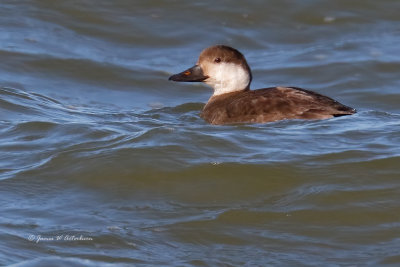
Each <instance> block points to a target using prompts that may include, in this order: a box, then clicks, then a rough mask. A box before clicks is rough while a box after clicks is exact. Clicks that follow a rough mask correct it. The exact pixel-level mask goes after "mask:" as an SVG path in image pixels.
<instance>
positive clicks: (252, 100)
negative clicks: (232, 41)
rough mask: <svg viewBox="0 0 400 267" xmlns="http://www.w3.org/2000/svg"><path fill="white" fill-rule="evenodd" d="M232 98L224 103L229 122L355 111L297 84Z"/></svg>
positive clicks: (330, 114)
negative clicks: (297, 86)
mask: <svg viewBox="0 0 400 267" xmlns="http://www.w3.org/2000/svg"><path fill="white" fill-rule="evenodd" d="M230 98H231V99H230V101H229V102H226V103H225V104H226V117H227V118H226V121H228V122H227V123H235V122H258V123H263V122H270V121H277V120H283V119H327V118H332V117H336V116H343V115H350V114H354V113H355V112H356V111H355V109H353V108H350V107H348V106H345V105H343V104H341V103H339V102H337V101H335V100H333V99H332V98H329V97H327V96H323V95H321V94H318V93H315V92H312V91H308V90H304V89H301V88H296V87H272V88H265V89H258V90H253V91H245V92H242V93H240V94H237V95H235V96H232V97H230Z"/></svg>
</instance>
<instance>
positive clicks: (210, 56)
mask: <svg viewBox="0 0 400 267" xmlns="http://www.w3.org/2000/svg"><path fill="white" fill-rule="evenodd" d="M169 80H171V81H175V82H203V83H205V84H207V85H209V86H211V87H212V88H213V94H212V96H211V97H210V99H209V100H208V102H207V103H206V104H205V106H204V108H203V110H202V111H201V114H200V117H202V118H203V119H204V120H205V121H206V122H208V123H210V124H214V125H224V124H238V123H268V122H274V121H280V120H293V119H304V120H322V119H329V118H334V117H339V116H346V115H352V114H354V113H356V112H357V111H356V110H355V109H354V108H351V107H348V106H346V105H343V104H341V103H339V102H338V101H336V100H334V99H332V98H330V97H328V96H324V95H321V94H319V93H316V92H313V91H310V90H306V89H302V88H299V87H291V86H290V87H285V86H277V87H268V88H262V89H256V90H251V89H250V83H251V81H252V74H251V70H250V67H249V65H248V64H247V61H246V59H245V57H244V56H243V54H242V53H241V52H239V51H238V50H236V49H235V48H233V47H230V46H227V45H214V46H211V47H208V48H206V49H204V50H203V51H202V52H201V53H200V56H199V59H198V60H197V63H196V64H195V65H194V66H193V67H191V68H189V69H187V70H185V71H183V72H180V73H177V74H174V75H172V76H171V77H169Z"/></svg>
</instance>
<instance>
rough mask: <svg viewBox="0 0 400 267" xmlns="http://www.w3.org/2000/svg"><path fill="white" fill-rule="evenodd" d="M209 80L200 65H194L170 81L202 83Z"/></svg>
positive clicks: (170, 78)
mask: <svg viewBox="0 0 400 267" xmlns="http://www.w3.org/2000/svg"><path fill="white" fill-rule="evenodd" d="M207 78H208V76H206V75H204V73H203V70H202V69H201V67H200V66H199V65H194V66H193V67H191V68H190V69H187V70H185V71H182V72H181V73H178V74H175V75H172V76H171V77H169V79H168V80H170V81H175V82H202V81H204V80H205V79H207Z"/></svg>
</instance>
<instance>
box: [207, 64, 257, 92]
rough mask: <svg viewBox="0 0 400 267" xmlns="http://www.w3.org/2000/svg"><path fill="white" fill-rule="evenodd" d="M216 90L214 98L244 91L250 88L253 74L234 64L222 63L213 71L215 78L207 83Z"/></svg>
mask: <svg viewBox="0 0 400 267" xmlns="http://www.w3.org/2000/svg"><path fill="white" fill-rule="evenodd" d="M205 82H206V83H207V84H209V85H210V86H212V87H213V88H214V94H213V96H217V95H223V94H227V93H232V92H237V91H243V90H246V89H249V88H250V82H251V73H250V71H249V70H247V69H244V68H243V67H242V66H240V65H237V64H233V63H221V64H219V65H218V67H217V68H216V69H214V70H213V77H212V78H209V79H207V80H206V81H205Z"/></svg>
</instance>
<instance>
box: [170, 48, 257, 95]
mask: <svg viewBox="0 0 400 267" xmlns="http://www.w3.org/2000/svg"><path fill="white" fill-rule="evenodd" d="M251 79H252V76H251V71H250V68H249V65H247V61H246V59H245V58H244V56H243V55H242V53H240V52H239V51H237V50H236V49H234V48H232V47H229V46H225V45H214V46H211V47H208V48H206V49H204V50H203V51H202V52H201V54H200V56H199V60H198V61H197V63H196V65H194V66H193V67H191V68H189V69H187V70H185V71H183V72H181V73H178V74H175V75H172V76H171V77H169V80H172V81H176V82H204V83H206V84H208V85H210V86H211V87H212V88H214V95H221V94H226V93H231V92H235V91H242V90H248V89H249V88H250V82H251Z"/></svg>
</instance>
